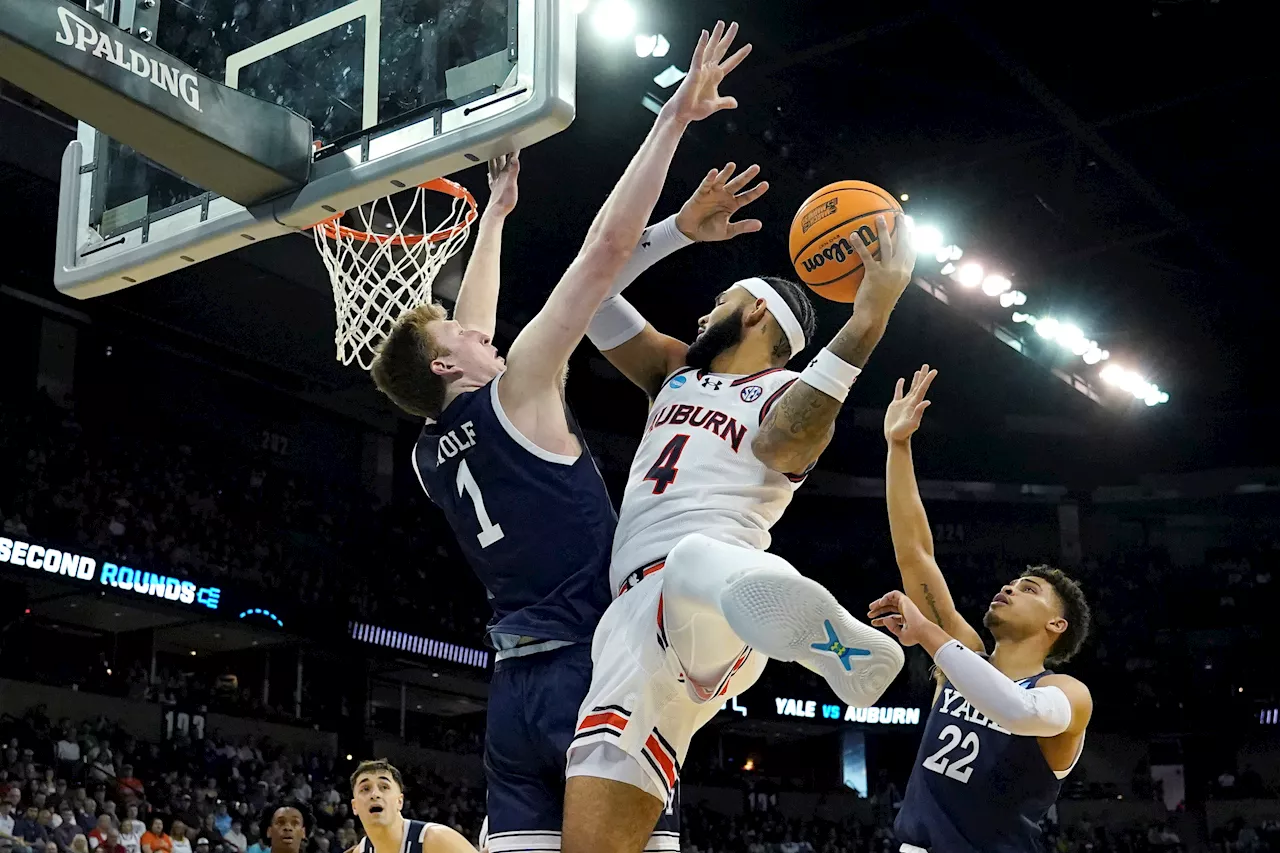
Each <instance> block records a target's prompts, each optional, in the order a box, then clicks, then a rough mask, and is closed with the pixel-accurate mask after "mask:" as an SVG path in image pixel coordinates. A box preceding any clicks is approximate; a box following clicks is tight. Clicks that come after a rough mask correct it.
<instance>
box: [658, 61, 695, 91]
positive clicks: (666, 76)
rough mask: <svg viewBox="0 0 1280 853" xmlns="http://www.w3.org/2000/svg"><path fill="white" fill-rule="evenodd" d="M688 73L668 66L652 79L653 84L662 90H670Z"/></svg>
mask: <svg viewBox="0 0 1280 853" xmlns="http://www.w3.org/2000/svg"><path fill="white" fill-rule="evenodd" d="M688 73H689V72H688V71H681V70H680V69H679V68H676V67H675V66H674V65H669V66H667V69H666V70H665V71H663V72H662V73H660V74H659V75H658V76H657V77H654V78H653V82H655V83H657V84H658V85H659V86H661V87H662V88H664V89H670V88H671V87H672V86H674V85H675V84H677V83H679V82H680V81H681V80H683V79H684V78H685V77H686V76H687V75H688Z"/></svg>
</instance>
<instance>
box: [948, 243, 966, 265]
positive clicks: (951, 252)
mask: <svg viewBox="0 0 1280 853" xmlns="http://www.w3.org/2000/svg"><path fill="white" fill-rule="evenodd" d="M963 257H964V249H961V248H960V247H959V246H956V245H951V246H948V247H947V259H948V260H952V261H958V260H960V259H961V258H963Z"/></svg>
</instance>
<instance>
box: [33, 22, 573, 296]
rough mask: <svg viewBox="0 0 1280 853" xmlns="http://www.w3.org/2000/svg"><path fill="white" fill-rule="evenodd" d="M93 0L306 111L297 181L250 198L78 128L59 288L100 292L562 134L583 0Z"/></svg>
mask: <svg viewBox="0 0 1280 853" xmlns="http://www.w3.org/2000/svg"><path fill="white" fill-rule="evenodd" d="M116 2H117V0H88V4H87V5H88V6H89V8H90V10H91V11H97V12H99V13H100V14H103V13H105V15H107V16H110V17H111V19H112V20H113V22H115V23H117V24H118V25H119V26H120V27H121V28H123V29H127V30H129V31H131V32H132V33H133V34H134V35H135V36H137V37H139V38H141V39H143V40H144V41H149V42H150V41H152V40H153V39H154V42H153V43H154V44H155V45H156V46H157V47H159V48H160V49H161V50H163V51H165V52H166V53H169V54H171V55H172V56H174V57H176V58H177V59H179V60H181V61H182V62H185V63H186V64H188V65H190V66H192V67H194V68H195V69H196V70H197V71H199V72H200V73H201V74H204V75H206V76H209V77H212V78H214V79H215V80H218V81H219V82H223V83H225V84H226V85H228V86H230V87H232V88H235V89H239V90H240V91H244V92H248V93H250V94H253V95H255V96H256V97H258V98H261V99H264V100H267V101H270V102H273V103H276V104H280V105H282V106H285V107H288V108H289V109H291V110H293V111H295V112H297V113H299V114H301V115H303V116H305V117H306V118H308V119H310V121H311V122H312V125H313V127H314V134H315V144H316V155H315V161H314V163H313V164H312V167H311V177H310V180H309V181H308V182H307V184H306V185H305V186H304V187H303V188H302V190H300V191H298V192H296V193H291V194H289V195H287V196H285V197H282V198H279V199H276V200H274V201H272V202H269V203H267V204H263V205H260V206H258V207H255V208H253V209H246V208H244V207H241V206H240V205H238V204H235V203H234V202H231V201H230V200H228V199H225V198H222V197H219V196H216V195H214V194H212V193H208V192H205V191H204V190H203V189H201V188H200V187H197V186H193V185H192V184H190V183H188V182H187V181H185V180H183V178H182V177H181V176H179V175H175V174H173V173H171V172H168V171H166V170H164V169H163V168H161V167H159V166H157V165H155V164H154V163H152V162H151V161H149V160H146V159H145V158H143V157H141V156H140V155H138V154H137V153H136V152H134V151H133V150H132V149H130V148H128V147H126V146H124V145H122V144H120V143H118V142H116V141H115V140H112V139H110V138H108V137H106V136H105V135H104V134H101V133H99V132H97V131H96V130H94V129H93V128H92V127H90V126H88V125H86V124H83V123H82V124H81V125H80V128H79V133H78V137H77V140H76V141H75V142H72V143H71V145H70V146H68V149H67V152H66V154H65V155H64V158H63V168H62V186H61V194H60V197H59V221H58V247H57V268H56V270H55V276H54V278H55V283H56V284H57V286H58V289H59V290H61V291H62V292H64V293H68V294H70V295H72V296H76V297H79V298H88V297H92V296H97V295H100V294H104V293H110V292H113V291H115V290H119V289H122V288H125V287H130V286H132V285H134V284H137V283H140V282H143V281H146V280H148V279H151V278H155V277H157V276H160V275H164V274H165V273H169V272H172V271H174V270H177V269H180V268H182V267H184V266H188V265H191V264H195V263H199V262H201V261H204V260H207V259H209V258H211V257H215V256H217V255H221V254H224V253H226V252H229V251H232V250H234V249H236V248H239V247H241V246H244V245H246V244H248V243H251V242H255V241H258V240H263V239H269V238H271V237H276V236H279V235H282V234H286V233H289V232H291V231H297V230H299V229H304V228H308V227H310V226H312V225H314V224H316V223H317V222H319V221H321V220H323V219H325V218H327V217H330V216H332V215H333V214H334V213H335V212H338V211H342V210H346V209H349V208H352V207H356V206H358V205H361V204H365V203H368V202H370V201H372V200H373V199H376V198H380V197H382V196H386V195H390V194H392V193H395V192H397V191H398V190H400V189H403V188H404V187H406V186H413V185H415V184H420V183H423V182H425V181H427V180H430V179H432V178H435V177H440V176H443V175H447V174H449V173H451V172H455V171H459V170H461V169H463V168H466V167H467V166H470V165H472V164H474V163H480V162H484V161H485V160H487V159H489V158H490V157H494V156H497V155H499V154H502V153H506V152H508V151H511V150H513V149H515V148H523V147H528V146H529V145H532V144H533V143H535V142H539V141H541V140H542V139H545V138H547V137H548V136H551V135H552V134H554V133H557V132H559V131H560V130H563V129H564V128H565V127H567V126H568V125H569V123H570V122H571V121H572V120H573V116H574V96H575V88H574V72H575V38H576V15H575V14H574V12H573V11H572V9H571V8H569V7H570V0H118V2H119V3H120V4H121V6H120V8H119V9H115V8H112V7H114V6H115V4H116Z"/></svg>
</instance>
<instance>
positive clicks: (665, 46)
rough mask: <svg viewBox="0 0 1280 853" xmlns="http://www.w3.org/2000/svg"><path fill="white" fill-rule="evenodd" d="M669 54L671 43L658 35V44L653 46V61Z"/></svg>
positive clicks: (661, 35)
mask: <svg viewBox="0 0 1280 853" xmlns="http://www.w3.org/2000/svg"><path fill="white" fill-rule="evenodd" d="M670 52H671V42H669V41H667V37H666V36H664V35H663V34H662V33H658V43H657V44H656V45H654V46H653V56H654V58H655V59H661V58H662V57H664V56H666V55H667V54H668V53H670Z"/></svg>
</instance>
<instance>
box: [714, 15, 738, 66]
mask: <svg viewBox="0 0 1280 853" xmlns="http://www.w3.org/2000/svg"><path fill="white" fill-rule="evenodd" d="M716 30H717V31H718V35H717V33H716V32H713V33H712V34H711V54H710V59H711V61H712V62H714V63H719V62H720V60H722V59H724V55H725V54H726V53H728V52H729V47H730V45H732V44H733V39H734V37H735V36H737V35H738V24H737V22H736V21H735V22H733V23H731V24H729V26H727V27H726V26H725V25H724V21H716Z"/></svg>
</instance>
